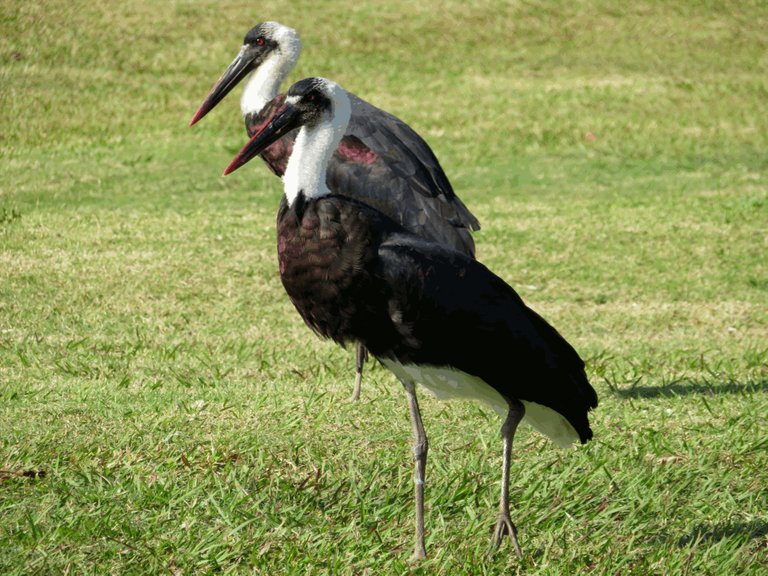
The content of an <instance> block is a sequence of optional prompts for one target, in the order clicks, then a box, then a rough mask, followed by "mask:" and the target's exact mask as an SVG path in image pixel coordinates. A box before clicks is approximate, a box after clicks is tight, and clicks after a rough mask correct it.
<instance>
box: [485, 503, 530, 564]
mask: <svg viewBox="0 0 768 576" xmlns="http://www.w3.org/2000/svg"><path fill="white" fill-rule="evenodd" d="M504 536H509V539H510V540H512V545H513V546H514V547H515V552H516V553H517V557H518V558H520V559H521V560H522V559H523V551H522V549H521V548H520V543H519V542H518V541H517V528H515V525H514V524H513V523H512V519H511V518H510V517H509V514H507V513H505V512H502V513H501V514H499V521H498V522H497V523H496V529H495V530H494V531H493V540H492V541H491V551H490V552H491V554H493V553H494V552H496V550H498V549H499V546H501V542H502V540H504Z"/></svg>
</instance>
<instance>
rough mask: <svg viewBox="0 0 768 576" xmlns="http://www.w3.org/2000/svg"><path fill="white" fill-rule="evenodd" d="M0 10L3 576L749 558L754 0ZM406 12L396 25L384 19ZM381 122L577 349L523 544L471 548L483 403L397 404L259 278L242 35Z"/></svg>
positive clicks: (267, 183) (262, 228)
mask: <svg viewBox="0 0 768 576" xmlns="http://www.w3.org/2000/svg"><path fill="white" fill-rule="evenodd" d="M347 5H348V3H346V2H344V3H342V2H338V3H318V2H305V1H299V2H290V3H289V2H276V3H272V4H271V5H269V6H261V7H260V6H259V4H258V3H253V2H220V1H216V2H213V1H197V2H191V1H178V2H159V1H157V2H153V1H145V0H136V1H134V2H129V3H127V2H118V1H105V2H98V3H95V2H84V1H80V2H72V1H67V2H64V1H57V2H25V3H18V2H9V1H8V0H3V1H0V154H1V157H0V572H2V573H4V574H30V573H72V574H82V573H92V574H107V573H114V574H130V573H169V572H170V573H174V574H176V573H178V574H187V573H213V572H222V573H248V572H262V573H265V574H275V573H281V572H287V573H301V574H316V573H322V572H328V573H350V574H351V573H370V574H382V573H406V572H409V571H415V572H417V573H424V574H433V573H445V574H449V573H450V574H456V573H468V574H480V573H489V574H494V573H519V574H605V575H614V574H691V575H693V574H765V573H766V570H768V512H767V511H768V490H766V486H768V428H767V427H766V416H765V415H766V413H767V412H768V371H767V370H768V369H767V368H766V365H767V364H768V352H767V351H766V349H767V347H768V329H767V326H768V259H767V258H766V251H767V250H768V160H767V157H766V150H768V105H767V104H766V103H767V102H768V28H766V26H765V22H766V20H768V7H766V5H765V3H764V2H740V3H738V7H737V5H736V4H735V3H729V2H704V1H702V2H672V3H669V2H655V1H640V2H635V3H632V4H631V6H629V5H627V4H626V3H624V2H608V1H603V2H576V3H572V2H555V1H552V2H525V3H524V2H488V1H479V2H466V1H464V0H462V1H455V2H454V1H449V2H443V3H439V4H438V3H430V2H421V3H414V2H404V1H399V0H394V1H392V2H388V3H387V8H386V9H385V10H384V9H382V7H381V6H382V5H381V4H380V3H374V2H357V3H355V4H354V6H353V7H352V8H349V7H348V6H347ZM404 14H406V15H407V17H405V18H404V17H403V15H404ZM267 19H274V20H279V21H281V22H283V23H285V24H289V25H292V26H294V27H296V28H297V29H298V30H299V32H300V34H301V36H302V39H303V41H304V47H305V52H304V55H303V56H302V58H301V61H300V63H299V66H298V69H297V70H296V71H295V73H294V74H293V75H292V80H295V79H298V78H301V77H304V76H308V75H324V76H328V77H331V78H333V79H335V80H337V81H339V82H340V83H341V84H342V85H344V86H345V87H347V88H348V89H350V90H352V91H354V92H356V93H357V94H359V95H361V96H363V97H365V98H366V99H368V100H370V101H372V102H374V103H376V104H378V105H379V106H381V107H383V108H385V109H387V110H389V111H391V112H394V113H396V114H398V115H399V116H400V117H402V118H404V119H406V120H407V121H408V122H409V123H410V124H411V125H412V126H413V127H414V128H416V129H417V130H418V131H419V132H420V133H421V134H423V135H424V136H425V138H426V139H427V140H428V141H429V142H430V143H431V145H432V146H433V148H434V149H435V151H436V153H437V154H438V156H439V157H440V159H441V161H442V163H443V165H444V167H445V169H446V172H447V173H448V175H449V177H450V178H451V180H452V182H453V184H454V187H455V188H456V190H457V192H458V193H459V194H460V195H461V197H462V198H463V199H464V200H465V202H466V204H467V205H468V206H469V207H470V208H471V209H472V210H473V211H474V213H475V214H476V215H477V216H478V218H479V219H480V221H481V223H482V225H483V229H482V231H480V232H479V233H478V234H477V245H478V255H479V257H480V259H481V260H482V261H483V262H485V263H486V264H488V265H489V266H490V267H491V268H492V269H494V270H495V271H496V272H497V273H498V274H500V275H501V276H502V277H504V278H505V279H506V280H507V281H509V282H510V283H511V284H512V285H513V286H515V287H516V288H517V289H518V291H519V292H520V293H521V295H522V296H523V298H524V299H525V300H526V301H527V302H528V303H529V304H530V305H531V306H532V307H534V308H535V309H536V310H538V311H539V312H541V313H542V314H543V315H544V316H545V317H546V318H547V319H549V320H550V321H551V322H552V323H553V324H554V325H555V326H557V327H558V329H559V330H560V331H561V332H562V333H563V334H564V335H565V336H566V337H567V338H568V339H569V340H570V341H571V342H572V343H573V344H574V345H575V346H576V348H577V349H578V350H579V351H580V353H581V354H582V355H583V357H584V358H585V359H586V360H587V366H588V374H589V375H590V378H591V380H592V382H593V383H594V385H595V387H596V388H597V390H598V392H599V394H600V407H599V409H598V410H597V411H596V412H595V413H594V415H593V417H592V421H593V429H594V431H595V440H594V441H593V442H591V443H590V444H589V445H587V446H585V447H583V448H581V449H578V450H574V451H560V450H557V449H555V448H554V447H552V446H551V445H550V444H549V443H548V442H547V441H546V440H545V439H544V438H542V437H540V436H539V435H537V434H536V433H534V432H532V431H530V430H529V429H527V428H523V429H521V431H520V433H519V435H518V437H517V439H516V450H515V462H514V466H513V474H512V500H513V515H514V519H515V521H516V522H517V524H518V526H519V527H520V529H521V530H520V539H521V544H522V546H523V550H524V553H525V557H524V558H523V560H522V561H521V562H520V561H518V560H517V559H516V558H515V557H514V555H513V554H512V553H511V548H510V547H509V546H506V547H505V548H503V549H502V550H501V553H499V554H497V555H496V556H495V557H494V558H492V559H488V558H487V557H486V556H485V553H486V549H487V545H488V542H489V541H490V533H491V529H492V527H493V524H494V522H495V514H496V505H497V493H498V480H499V474H500V468H501V446H500V441H499V439H498V427H499V425H500V421H499V420H498V419H497V417H496V416H495V415H494V414H493V413H491V412H490V411H488V410H486V409H485V408H482V407H480V406H477V405H474V404H472V403H452V404H442V403H439V402H437V401H435V400H433V399H431V398H427V397H425V398H424V399H423V409H424V413H425V424H426V427H427V430H428V433H429V434H430V439H431V451H430V463H429V467H428V471H427V475H428V488H427V490H428V491H427V545H428V550H429V558H428V559H427V560H426V561H425V562H424V563H423V564H421V565H419V566H418V567H413V566H410V565H409V564H408V562H407V560H408V557H409V555H410V552H411V546H412V540H411V538H412V501H411V493H412V480H411V475H412V468H411V461H410V448H409V440H410V439H409V435H410V428H409V424H408V414H407V407H406V403H405V399H404V394H403V392H402V390H401V388H400V386H399V385H398V384H397V383H396V381H395V380H394V378H393V377H392V376H391V375H390V374H389V373H387V372H385V371H384V370H383V369H381V368H380V367H375V366H373V365H372V364H371V365H369V366H370V367H369V368H368V372H367V373H366V378H365V382H364V385H363V398H362V401H361V402H359V403H357V404H352V403H350V402H348V401H347V398H348V396H349V395H350V393H351V390H352V376H353V370H352V366H353V355H352V353H351V351H344V350H341V349H340V348H338V347H336V346H334V345H332V344H329V343H326V342H321V341H319V340H318V339H316V338H315V337H314V336H313V335H312V334H311V333H310V332H309V331H308V330H307V329H306V328H305V327H304V326H303V324H302V323H301V321H300V319H299V318H298V316H297V314H296V313H295V312H294V311H293V309H292V307H291V305H290V303H289V302H288V301H287V299H286V297H285V295H284V293H283V290H282V287H281V286H280V281H279V278H278V275H277V267H276V263H275V248H274V215H275V212H276V208H277V205H278V202H279V197H280V183H279V181H277V180H276V179H275V178H274V177H272V176H271V175H270V174H269V173H268V171H267V169H266V168H265V167H264V166H262V165H260V164H259V163H257V162H254V163H252V164H251V165H250V166H248V167H246V168H245V169H242V170H240V171H239V172H238V173H236V174H234V175H233V176H230V177H227V178H226V179H225V178H221V177H220V174H221V171H222V170H223V168H224V167H225V166H226V165H227V163H228V162H229V160H230V159H231V157H232V156H233V154H234V153H235V152H236V151H237V149H238V148H239V147H240V145H241V144H242V143H243V142H244V133H243V130H242V126H241V124H240V120H239V116H238V108H237V98H238V96H233V97H230V98H228V99H227V100H226V101H225V102H224V103H223V104H222V105H220V107H219V108H217V109H216V110H215V111H214V112H213V113H212V114H211V115H209V116H208V117H207V118H205V119H204V120H203V121H202V122H201V124H200V125H199V126H196V127H195V128H193V129H189V128H187V127H186V124H187V122H188V121H189V119H190V118H191V116H192V114H193V113H194V112H195V110H196V108H197V106H198V105H199V103H200V102H201V101H202V99H203V97H204V96H205V94H206V93H207V90H208V89H209V87H210V85H211V84H212V83H213V82H214V81H215V79H216V78H217V77H218V75H219V74H220V73H221V71H223V69H224V68H225V66H226V65H227V64H228V63H229V61H230V60H231V58H232V57H233V56H234V55H235V53H236V52H237V50H238V48H239V45H240V42H241V39H242V36H243V35H244V34H245V32H246V31H247V29H248V27H249V26H251V25H252V24H255V23H257V22H259V21H262V20H267Z"/></svg>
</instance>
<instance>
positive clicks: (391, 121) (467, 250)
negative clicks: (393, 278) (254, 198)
mask: <svg viewBox="0 0 768 576" xmlns="http://www.w3.org/2000/svg"><path fill="white" fill-rule="evenodd" d="M349 99H350V104H351V106H352V116H351V119H350V122H349V126H348V127H347V131H346V134H345V135H344V137H343V138H342V140H341V143H340V144H339V147H338V149H337V150H336V152H335V153H334V155H333V158H332V159H331V162H330V165H329V166H328V172H327V177H326V183H327V185H328V188H329V189H331V190H333V191H334V192H335V193H337V194H340V195H342V196H346V197H348V198H351V199H354V200H359V201H361V202H364V203H365V204H367V205H369V206H372V207H373V208H376V209H377V210H379V211H381V212H382V213H384V214H385V215H386V216H388V217H389V218H390V219H392V220H394V221H395V222H397V223H398V224H400V225H401V226H402V227H403V228H405V229H406V230H408V231H409V232H412V233H414V234H417V235H418V236H421V237H422V238H426V239H427V240H431V241H433V242H437V243H439V244H442V245H445V246H448V247H450V248H453V249H454V250H458V251H460V252H463V253H464V254H467V255H469V256H472V257H474V255H475V244H474V240H473V239H472V234H471V231H472V230H478V229H479V228H480V224H479V223H478V221H477V219H476V218H475V217H474V216H473V215H472V213H471V212H470V211H469V209H467V207H466V206H465V205H464V203H463V202H462V201H461V199H459V197H458V196H456V194H455V193H454V191H453V188H452V187H451V184H450V182H449V181H448V178H447V176H446V175H445V173H444V172H443V169H442V167H441V166H440V163H439V161H438V160H437V158H436V157H435V155H434V153H433V152H432V149H431V148H430V147H429V145H428V144H427V143H426V142H425V141H424V139H423V138H421V136H419V135H418V134H417V133H416V132H415V131H414V130H413V129H412V128H411V127H410V126H408V125H407V124H406V123H404V122H403V121H402V120H400V119H398V118H397V117H395V116H393V115H391V114H389V113H387V112H384V111H383V110H381V109H379V108H376V107H375V106H373V105H371V104H369V103H368V102H366V101H364V100H362V99H361V98H358V97H357V96H355V95H353V94H349ZM284 101H285V95H284V94H281V95H279V96H277V97H276V98H275V99H273V100H272V101H271V102H270V103H269V104H268V105H267V106H266V107H265V108H264V109H263V110H262V111H261V112H259V113H258V114H249V115H247V116H246V118H245V125H246V129H247V130H248V134H249V136H252V135H253V134H255V133H256V132H258V131H259V130H261V129H262V128H263V127H264V126H265V125H266V124H267V123H268V122H269V121H270V119H271V118H272V117H273V116H274V115H275V114H276V113H277V112H278V111H279V110H280V108H281V107H282V106H283V103H284ZM297 132H298V131H293V132H291V133H289V134H287V135H286V136H284V137H283V138H281V139H280V140H278V141H277V142H275V143H274V144H272V145H271V146H269V147H268V148H267V149H266V150H265V151H264V152H263V153H262V154H261V156H262V159H263V160H264V161H265V162H266V163H267V165H268V166H269V167H270V169H271V170H272V171H273V172H274V173H275V174H277V175H278V176H282V175H283V174H284V173H285V168H286V165H287V163H288V158H289V157H290V155H291V152H292V150H293V143H294V140H295V139H296V134H297Z"/></svg>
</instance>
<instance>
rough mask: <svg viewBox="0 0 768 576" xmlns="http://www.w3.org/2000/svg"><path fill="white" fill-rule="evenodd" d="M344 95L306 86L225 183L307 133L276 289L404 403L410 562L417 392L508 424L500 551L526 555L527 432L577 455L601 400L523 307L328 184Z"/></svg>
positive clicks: (421, 449)
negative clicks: (522, 442) (517, 490)
mask: <svg viewBox="0 0 768 576" xmlns="http://www.w3.org/2000/svg"><path fill="white" fill-rule="evenodd" d="M350 111H351V104H350V99H349V97H348V95H347V93H346V92H344V90H342V89H341V88H340V87H339V86H338V85H337V84H335V83H333V82H331V81H329V80H325V79H321V78H309V79H305V80H302V81H300V82H297V83H296V84H294V85H293V86H292V87H291V89H290V90H289V91H288V92H287V95H286V97H285V99H284V102H283V104H282V106H281V110H280V112H279V114H277V115H276V116H275V117H274V118H272V119H271V120H270V121H269V123H268V124H267V125H266V126H265V127H264V129H263V130H262V131H260V132H259V133H257V134H256V135H255V136H254V137H253V138H252V139H251V141H250V142H249V143H248V144H247V145H246V146H245V147H244V148H243V149H242V150H241V151H240V153H239V154H238V155H237V156H236V157H235V159H234V160H233V161H232V163H231V164H230V165H229V167H228V168H227V169H226V171H225V174H227V173H229V172H231V171H233V170H235V169H236V168H238V167H239V166H241V165H243V164H244V163H245V162H247V161H248V160H249V159H251V158H252V157H253V156H255V155H256V154H259V153H260V152H261V151H262V150H264V149H265V148H266V147H267V146H269V145H270V144H271V143H272V142H274V141H275V140H277V139H278V138H280V137H281V136H282V135H284V134H286V133H287V132H289V131H291V130H293V129H295V128H297V127H301V128H300V131H299V134H298V136H297V137H296V141H295V142H294V146H293V153H292V155H291V157H290V160H289V162H288V165H287V167H286V171H285V175H284V177H283V180H284V183H285V196H284V199H283V203H282V206H281V208H280V213H279V214H278V223H277V228H278V256H279V262H280V276H281V279H282V281H283V285H284V286H285V289H286V291H287V292H288V295H289V296H290V298H291V300H292V301H293V303H294V305H295V306H296V309H297V310H298V311H299V314H300V315H301V316H302V318H303V319H304V321H305V322H306V323H307V324H308V325H309V326H310V327H311V328H312V329H313V330H314V331H315V332H316V333H318V334H319V335H320V336H323V337H325V338H331V339H333V340H335V341H336V342H339V343H344V342H349V341H354V342H361V343H362V344H363V345H364V346H365V347H366V348H367V349H368V350H369V351H370V353H371V354H373V355H374V356H375V357H376V358H377V359H378V360H379V361H380V362H381V363H382V364H383V365H384V366H385V367H386V368H388V369H389V370H391V371H392V372H393V373H394V374H395V375H396V376H397V378H398V379H399V380H400V381H401V382H402V384H403V386H404V387H405V390H406V392H407V395H408V399H409V407H410V414H411V422H412V426H413V435H414V445H413V452H414V459H415V462H416V472H415V483H416V489H415V492H416V545H415V551H414V557H415V558H423V557H424V555H425V553H426V551H425V548H424V476H425V469H426V463H427V437H426V434H425V433H424V427H423V424H422V419H421V414H420V412H419V405H418V402H417V399H416V388H415V385H416V384H421V385H423V386H425V387H426V388H428V389H429V390H431V391H433V392H434V393H435V394H436V395H437V396H438V397H465V398H477V399H480V400H483V401H485V402H486V403H488V404H490V406H492V407H493V408H494V409H495V410H496V411H497V412H499V413H501V414H502V416H504V418H505V420H504V424H503V425H502V427H501V434H502V438H503V441H504V444H503V445H504V450H503V471H502V489H501V499H500V513H499V520H498V523H497V525H496V530H495V533H494V537H493V543H494V545H495V547H496V548H498V546H499V545H500V543H501V541H502V540H503V538H504V536H505V534H508V535H509V537H510V539H511V540H512V542H513V544H514V546H515V549H516V552H517V554H518V556H520V555H521V552H520V547H519V544H518V541H517V535H516V528H515V526H514V524H513V523H512V520H511V518H510V514H509V466H510V459H511V451H512V439H513V436H514V434H515V430H516V428H517V425H518V424H519V423H520V422H521V420H526V421H528V422H529V423H530V424H531V425H532V426H533V427H534V428H536V429H537V430H539V431H541V432H543V433H544V434H546V435H547V436H549V437H550V438H551V439H552V440H553V441H554V442H555V443H556V444H558V445H561V446H564V447H565V446H569V445H570V444H572V443H574V442H576V441H581V442H582V443H584V442H586V441H587V440H589V439H590V438H591V437H592V430H591V429H590V427H589V421H588V419H587V413H588V412H589V410H590V409H591V408H595V407H596V406H597V394H596V393H595V390H594V389H593V388H592V386H590V384H589V382H588V381H587V376H586V374H585V372H584V362H583V361H582V360H581V358H580V357H579V355H578V354H577V353H576V351H575V350H574V349H573V347H571V345H570V344H568V342H566V341H565V339H564V338H563V337H562V336H561V335H560V334H559V333H558V332H557V331H556V330H555V329H554V328H553V327H552V326H550V325H549V324H548V323H547V322H546V321H545V320H544V319H542V318H541V316H539V315H538V314H536V312H534V311H533V310H531V309H530V308H528V307H527V306H526V305H525V304H524V303H523V301H522V300H521V299H520V297H519V296H518V295H517V293H516V292H515V291H514V290H513V289H512V288H511V287H510V286H509V285H508V284H506V283H505V282H504V281H503V280H502V279H501V278H499V277H498V276H496V275H495V274H493V272H491V271H490V270H488V268H486V267H485V266H483V265H482V264H480V263H479V262H477V261H476V260H474V259H473V258H470V257H469V256H467V255H466V254H464V253H462V252H459V251H457V250H453V249H451V248H448V247H446V246H443V245H441V244H438V243H435V242H430V241H428V240H426V239H424V238H423V237H421V236H418V235H416V234H413V233H412V232H410V231H408V230H406V229H405V228H404V227H403V226H402V225H400V224H399V223H398V222H396V221H393V220H392V219H391V218H389V217H388V216H387V215H386V214H383V213H382V212H381V211H379V210H377V209H376V208H373V207H371V206H368V205H366V204H364V203H363V202H361V201H360V200H358V199H354V198H348V197H345V196H341V195H339V194H336V193H335V191H332V189H330V188H329V186H328V184H327V181H326V178H325V171H326V169H327V166H328V162H329V161H330V159H331V157H332V155H333V152H334V150H335V149H336V147H337V145H338V143H339V140H340V139H341V138H342V136H343V135H344V131H345V128H346V125H347V122H348V120H349V116H350Z"/></svg>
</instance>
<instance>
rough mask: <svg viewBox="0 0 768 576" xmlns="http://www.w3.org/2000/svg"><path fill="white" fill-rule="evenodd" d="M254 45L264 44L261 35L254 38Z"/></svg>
mask: <svg viewBox="0 0 768 576" xmlns="http://www.w3.org/2000/svg"><path fill="white" fill-rule="evenodd" d="M256 45H257V46H264V38H262V37H261V36H259V37H258V38H256Z"/></svg>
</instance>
